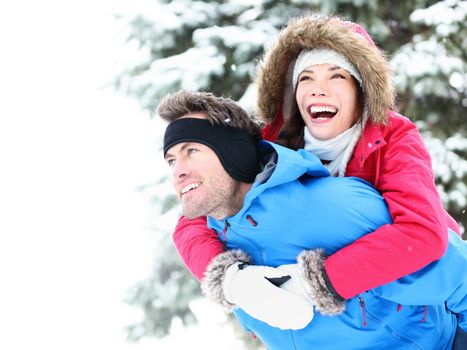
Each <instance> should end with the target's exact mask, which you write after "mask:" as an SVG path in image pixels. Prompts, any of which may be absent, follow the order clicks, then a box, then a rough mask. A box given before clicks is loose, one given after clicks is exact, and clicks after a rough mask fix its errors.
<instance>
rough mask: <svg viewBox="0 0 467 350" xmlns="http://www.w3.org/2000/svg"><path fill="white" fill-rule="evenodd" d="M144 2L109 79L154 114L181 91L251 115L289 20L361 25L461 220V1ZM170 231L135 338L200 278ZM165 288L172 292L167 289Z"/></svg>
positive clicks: (465, 4) (465, 32)
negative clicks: (222, 99)
mask: <svg viewBox="0 0 467 350" xmlns="http://www.w3.org/2000/svg"><path fill="white" fill-rule="evenodd" d="M145 5H146V7H145V8H144V10H142V11H140V12H135V13H132V14H122V15H121V17H120V18H119V19H120V20H121V21H122V23H124V24H125V26H126V28H127V30H128V38H127V39H128V41H129V42H130V43H132V44H133V45H135V46H137V48H138V52H139V55H138V57H139V58H138V59H137V60H136V59H135V61H133V62H131V64H130V65H128V67H127V68H126V69H125V71H123V72H122V74H121V75H120V76H119V77H118V78H117V79H116V82H115V84H116V87H117V88H118V89H120V90H121V91H124V92H125V93H127V94H128V95H131V96H134V97H135V98H137V99H138V100H139V101H140V102H141V105H142V107H143V108H145V109H148V110H151V111H152V110H154V108H155V106H156V105H157V103H158V101H159V99H160V98H161V97H162V96H163V95H165V94H166V93H168V92H173V91H176V90H178V89H180V88H184V89H187V90H207V91H211V92H213V93H215V94H217V95H223V96H227V97H231V98H233V99H236V100H238V101H240V102H241V103H242V104H243V105H244V106H245V107H246V108H247V109H248V110H250V111H252V110H253V106H254V99H255V87H254V86H253V85H252V78H253V77H254V75H255V67H256V63H257V61H258V59H259V58H260V57H261V55H262V53H263V52H264V49H265V48H266V47H267V46H268V45H270V43H271V42H272V41H273V40H274V39H275V38H276V37H277V34H278V32H279V30H280V29H281V28H282V27H283V26H284V25H285V24H286V23H287V21H288V19H289V18H290V17H291V16H297V15H302V14H304V13H306V12H310V11H313V12H320V13H322V14H339V15H342V16H345V17H346V18H348V19H350V20H352V21H356V22H359V23H361V24H362V25H363V26H364V27H365V28H366V29H367V30H368V32H369V33H370V34H371V35H372V36H373V38H374V39H375V41H376V42H377V43H378V45H379V46H380V47H382V48H383V49H384V50H386V51H387V54H388V56H389V58H390V60H391V66H392V68H393V71H394V82H395V85H396V87H397V92H398V99H397V103H398V109H399V110H400V111H401V113H402V114H404V115H406V116H408V117H409V118H411V119H412V120H414V121H416V122H417V124H418V126H419V128H420V129H421V131H422V134H423V136H424V138H425V141H426V144H427V146H428V149H429V151H430V153H431V155H432V157H433V167H434V171H435V173H436V176H437V181H438V187H439V191H440V194H441V196H442V198H443V201H444V204H445V207H446V208H447V209H448V210H449V211H450V213H451V214H452V215H453V216H454V218H456V219H457V220H458V222H460V223H461V224H462V225H463V227H465V226H466V224H467V219H466V218H467V216H466V214H465V207H466V198H467V186H466V177H467V160H466V159H467V139H466V138H465V132H466V125H467V123H466V122H465V121H466V106H467V98H466V86H467V73H466V52H467V41H466V40H465V38H466V37H467V29H466V26H465V23H466V21H467V1H461V0H444V1H433V0H432V1H429V0H412V1H404V2H398V3H397V6H395V5H394V1H391V0H380V1H374V0H308V1H305V0H288V1H276V0H223V1H189V0H173V1H163V0H160V1H156V0H153V1H149V0H148V1H146V3H145ZM159 193H160V191H154V197H155V198H156V199H155V203H159V204H158V206H159V207H161V208H162V207H164V209H163V211H168V210H170V208H173V207H174V206H175V200H174V198H173V196H170V195H167V196H165V195H164V196H160V195H159ZM156 194H157V195H156ZM160 203H163V204H162V205H161V204H160ZM175 210H176V209H175ZM169 235H170V232H165V236H164V237H165V238H164V239H163V243H164V244H165V246H166V248H167V250H166V252H167V253H166V254H165V255H164V259H161V258H158V259H157V260H156V262H155V271H154V275H153V276H151V277H149V278H148V281H145V282H143V283H142V284H141V285H139V286H135V289H134V290H133V291H132V293H131V295H130V296H129V299H130V302H132V303H134V304H137V305H139V306H141V307H142V308H143V309H144V310H145V319H144V320H142V322H141V323H140V324H138V325H135V326H133V327H132V328H131V329H130V333H129V334H130V337H131V338H133V339H139V338H141V337H144V336H148V335H163V334H166V332H167V331H168V329H169V328H170V323H171V320H172V319H173V318H174V317H179V318H180V319H182V320H183V321H184V322H190V321H191V320H193V315H192V314H191V312H190V310H189V308H188V306H187V305H188V301H189V300H190V298H193V297H194V296H196V295H199V288H198V284H197V283H196V282H195V281H194V279H193V278H192V277H191V276H189V275H188V273H187V272H186V271H185V269H184V267H183V266H182V265H181V263H180V261H179V260H178V258H177V256H176V253H175V251H174V250H173V247H172V246H171V244H170V237H169ZM168 286H172V288H171V289H170V290H171V291H172V292H170V293H167V292H164V288H169V287H168ZM174 291H176V293H175V292H174Z"/></svg>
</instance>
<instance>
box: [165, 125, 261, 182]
mask: <svg viewBox="0 0 467 350" xmlns="http://www.w3.org/2000/svg"><path fill="white" fill-rule="evenodd" d="M190 141H191V142H198V143H202V144H203V145H206V146H208V147H209V148H211V149H212V150H213V151H214V152H215V153H216V155H217V157H219V160H220V162H221V164H222V166H223V167H224V169H225V171H226V172H227V173H228V174H229V175H230V176H231V177H232V178H234V179H235V180H237V181H240V182H246V183H252V182H253V181H254V179H255V177H256V174H257V173H258V170H259V169H258V155H257V153H256V145H257V143H258V141H257V140H255V138H254V137H253V136H252V135H250V134H248V133H246V132H245V131H243V130H240V129H238V128H233V127H230V126H224V125H212V124H211V123H210V122H209V121H208V120H206V119H199V118H180V119H177V120H175V121H173V122H171V123H170V124H169V126H167V129H166V130H165V134H164V156H165V154H166V153H167V151H168V150H169V148H171V147H172V146H174V145H176V144H178V143H181V142H190Z"/></svg>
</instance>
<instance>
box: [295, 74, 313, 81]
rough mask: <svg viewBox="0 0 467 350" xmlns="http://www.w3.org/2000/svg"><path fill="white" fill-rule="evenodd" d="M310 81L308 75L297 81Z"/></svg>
mask: <svg viewBox="0 0 467 350" xmlns="http://www.w3.org/2000/svg"><path fill="white" fill-rule="evenodd" d="M304 80H311V77H310V76H308V75H302V76H301V77H300V79H299V80H298V81H304Z"/></svg>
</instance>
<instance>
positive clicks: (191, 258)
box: [172, 216, 223, 281]
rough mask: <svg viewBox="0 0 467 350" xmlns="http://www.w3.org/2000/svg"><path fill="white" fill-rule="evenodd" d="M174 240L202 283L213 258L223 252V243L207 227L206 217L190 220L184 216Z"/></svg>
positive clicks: (189, 268) (179, 222) (185, 260)
mask: <svg viewBox="0 0 467 350" xmlns="http://www.w3.org/2000/svg"><path fill="white" fill-rule="evenodd" d="M172 238H173V241H174V244H175V248H176V249H177V251H178V254H179V255H180V257H181V258H182V260H183V262H184V264H185V266H186V267H187V268H188V270H189V271H190V272H191V273H192V274H193V275H194V276H195V277H196V278H197V279H198V280H200V281H201V280H202V279H203V277H204V271H206V268H207V266H208V264H209V262H210V261H211V260H212V258H214V257H215V256H217V255H218V254H220V253H222V252H223V246H222V243H221V241H220V240H219V238H218V237H217V234H216V233H215V232H214V231H213V230H211V229H209V228H208V227H207V223H206V218H205V217H199V218H196V219H192V220H189V219H187V218H185V217H184V216H182V217H181V218H180V219H179V221H178V224H177V226H176V227H175V232H174V234H173V237H172Z"/></svg>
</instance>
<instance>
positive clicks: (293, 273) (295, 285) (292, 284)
mask: <svg viewBox="0 0 467 350" xmlns="http://www.w3.org/2000/svg"><path fill="white" fill-rule="evenodd" d="M277 268H278V269H279V270H281V271H283V272H284V274H287V275H289V276H290V277H291V278H290V279H289V280H288V281H286V282H285V283H283V284H282V285H281V288H282V289H285V290H287V291H289V292H291V293H294V294H297V295H300V296H301V297H303V298H305V299H306V300H308V301H309V302H310V303H311V304H312V305H315V302H314V301H313V299H312V297H311V295H310V294H309V293H308V292H307V289H306V287H305V286H306V285H305V283H304V281H303V277H302V276H301V274H300V268H299V266H298V264H287V265H280V266H278V267H277Z"/></svg>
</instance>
